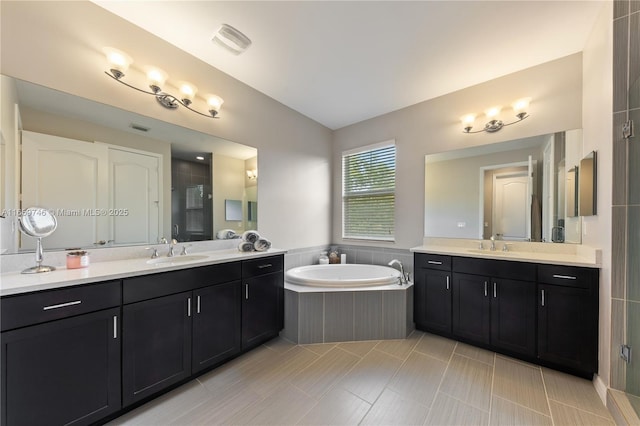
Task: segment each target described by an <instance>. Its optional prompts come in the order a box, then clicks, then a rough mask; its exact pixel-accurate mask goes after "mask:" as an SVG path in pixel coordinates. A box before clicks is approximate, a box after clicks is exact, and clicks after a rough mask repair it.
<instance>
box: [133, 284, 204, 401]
mask: <svg viewBox="0 0 640 426" xmlns="http://www.w3.org/2000/svg"><path fill="white" fill-rule="evenodd" d="M125 281H126V280H125ZM125 285H126V284H125ZM190 303H191V292H184V293H178V294H172V295H169V296H163V297H158V298H154V299H151V300H146V301H144V302H138V303H132V304H130V305H125V306H124V308H123V312H122V313H123V331H122V335H123V351H122V354H123V357H122V388H123V404H124V405H125V406H127V405H130V404H132V403H134V402H136V401H139V400H141V399H144V398H146V397H148V396H151V395H153V394H154V393H156V392H158V391H161V390H162V389H164V388H166V387H168V386H170V385H172V384H175V383H178V382H180V381H182V380H184V379H186V378H187V377H189V376H190V375H191V317H190V315H189V312H188V311H189V310H190V306H189V305H190Z"/></svg>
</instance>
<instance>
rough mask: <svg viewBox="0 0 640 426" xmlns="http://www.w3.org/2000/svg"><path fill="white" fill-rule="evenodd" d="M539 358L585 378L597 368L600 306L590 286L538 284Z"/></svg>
mask: <svg viewBox="0 0 640 426" xmlns="http://www.w3.org/2000/svg"><path fill="white" fill-rule="evenodd" d="M538 290H539V291H538V357H539V358H540V359H543V360H546V361H550V362H553V363H555V364H559V365H561V366H565V367H568V368H571V369H574V370H577V371H578V372H582V373H583V374H584V375H585V377H590V376H591V375H592V374H593V372H595V371H596V370H597V342H598V337H597V336H598V330H597V312H598V309H597V305H594V303H593V300H594V299H595V296H594V295H592V293H591V292H590V291H589V289H586V288H579V287H563V286H556V285H547V284H538Z"/></svg>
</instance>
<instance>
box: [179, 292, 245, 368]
mask: <svg viewBox="0 0 640 426" xmlns="http://www.w3.org/2000/svg"><path fill="white" fill-rule="evenodd" d="M240 293H241V292H240V281H232V282H229V283H224V284H218V285H214V286H209V287H205V288H201V289H198V290H195V291H194V293H193V296H194V298H193V302H192V303H193V355H192V364H191V369H192V371H193V372H194V373H195V372H198V371H201V370H204V369H206V368H208V367H211V366H215V365H218V364H220V363H222V362H223V361H226V360H227V359H229V358H231V357H233V356H235V355H236V354H238V353H239V352H240V350H241V349H242V347H241V321H242V312H241V311H242V309H241V303H240ZM213 336H215V338H212V337H213Z"/></svg>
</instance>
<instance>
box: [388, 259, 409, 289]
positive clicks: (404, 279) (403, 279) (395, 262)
mask: <svg viewBox="0 0 640 426" xmlns="http://www.w3.org/2000/svg"><path fill="white" fill-rule="evenodd" d="M388 265H389V266H391V267H393V265H398V268H399V269H400V285H404V284H406V283H407V274H405V272H404V267H403V266H402V262H400V261H399V260H398V259H393V260H392V261H391V262H389V263H388Z"/></svg>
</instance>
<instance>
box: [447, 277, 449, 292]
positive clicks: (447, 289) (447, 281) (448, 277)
mask: <svg viewBox="0 0 640 426" xmlns="http://www.w3.org/2000/svg"><path fill="white" fill-rule="evenodd" d="M447 290H449V275H447Z"/></svg>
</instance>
